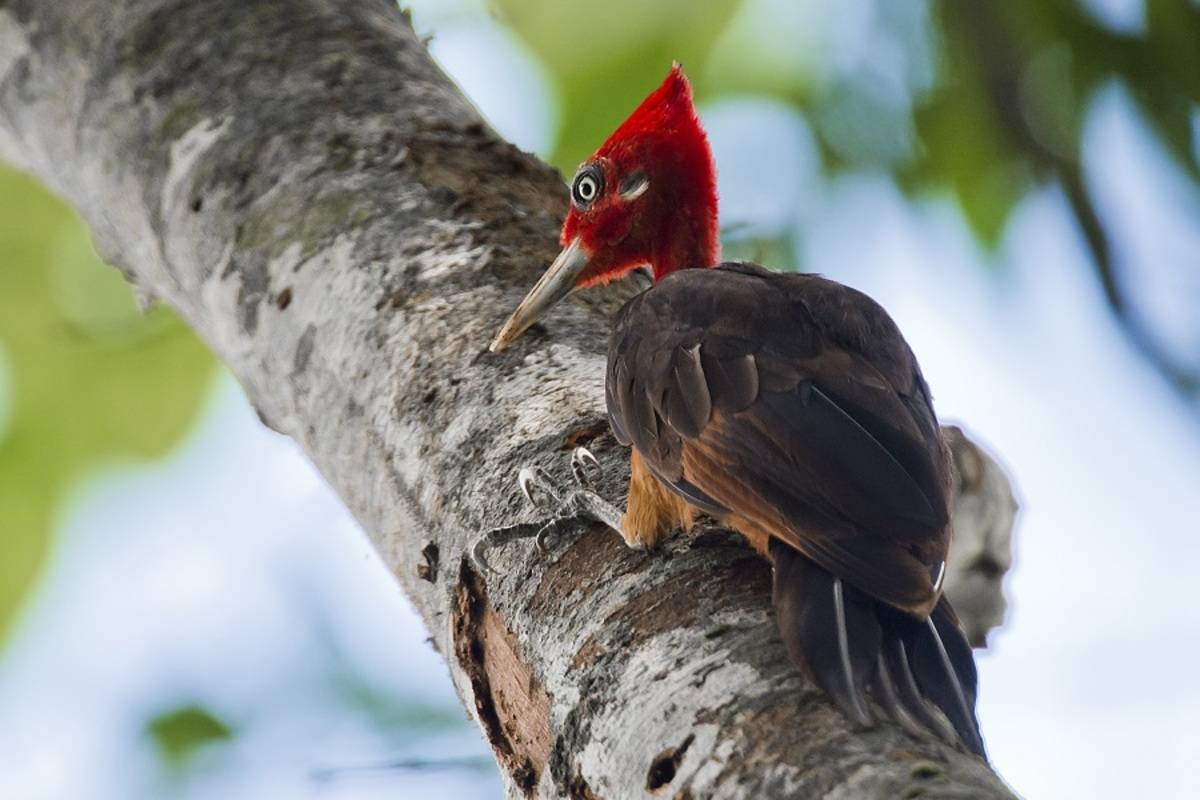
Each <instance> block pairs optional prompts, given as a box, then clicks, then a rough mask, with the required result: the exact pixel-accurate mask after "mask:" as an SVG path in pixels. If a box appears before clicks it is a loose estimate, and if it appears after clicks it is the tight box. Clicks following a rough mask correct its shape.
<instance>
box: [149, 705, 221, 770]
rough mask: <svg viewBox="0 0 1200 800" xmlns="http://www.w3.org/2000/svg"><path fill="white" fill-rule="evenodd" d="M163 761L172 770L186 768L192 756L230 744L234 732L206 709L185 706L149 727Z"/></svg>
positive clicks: (172, 711)
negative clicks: (198, 752)
mask: <svg viewBox="0 0 1200 800" xmlns="http://www.w3.org/2000/svg"><path fill="white" fill-rule="evenodd" d="M146 732H147V733H148V734H149V735H150V738H151V739H153V740H154V744H155V746H156V747H157V748H158V752H159V754H160V755H161V756H162V759H163V761H164V762H165V763H166V764H167V765H168V766H170V767H172V768H175V769H181V768H183V767H186V766H187V764H188V762H189V761H190V760H191V758H192V756H193V755H195V754H196V753H197V751H199V750H200V749H201V748H203V747H205V746H206V745H211V744H219V743H221V742H227V741H229V740H230V739H232V738H233V729H232V728H230V726H229V725H227V724H225V723H224V722H222V721H221V720H220V719H218V718H217V717H215V716H213V714H212V713H211V712H209V711H206V710H205V709H204V708H201V707H200V706H197V705H186V706H181V707H179V708H176V709H173V710H171V711H167V712H164V713H162V714H159V715H158V716H156V717H154V718H153V719H151V720H150V722H149V723H148V724H147V725H146Z"/></svg>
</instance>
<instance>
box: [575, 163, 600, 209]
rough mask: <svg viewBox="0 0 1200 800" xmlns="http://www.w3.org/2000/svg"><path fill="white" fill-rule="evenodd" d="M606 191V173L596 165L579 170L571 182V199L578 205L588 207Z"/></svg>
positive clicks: (581, 207)
mask: <svg viewBox="0 0 1200 800" xmlns="http://www.w3.org/2000/svg"><path fill="white" fill-rule="evenodd" d="M603 192H604V175H603V173H601V172H600V170H599V168H598V167H596V166H595V165H588V166H586V167H584V168H583V169H581V170H580V171H579V174H578V175H576V176H575V180H574V181H573V182H572V183H571V199H572V200H573V201H574V202H575V205H576V207H578V208H580V209H586V208H587V207H588V206H590V205H591V204H592V203H593V202H594V201H595V200H596V198H598V197H599V196H600V195H601V194H602V193H603Z"/></svg>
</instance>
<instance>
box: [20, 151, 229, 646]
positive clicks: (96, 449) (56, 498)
mask: <svg viewBox="0 0 1200 800" xmlns="http://www.w3.org/2000/svg"><path fill="white" fill-rule="evenodd" d="M0 366H2V367H3V369H2V370H0V372H3V379H0V408H3V409H5V411H4V413H0V546H2V547H3V557H2V558H0V640H2V639H3V636H4V634H5V633H6V631H7V629H8V628H9V627H10V626H11V624H12V622H13V619H14V613H15V612H16V611H17V609H18V608H19V606H20V604H21V602H22V600H23V599H24V598H25V596H26V594H27V592H28V590H29V588H30V587H31V585H32V584H33V582H34V580H35V578H36V576H37V574H38V571H39V569H40V567H41V566H42V564H43V562H44V560H45V557H46V554H47V551H48V547H49V543H50V536H51V531H52V529H53V526H54V523H55V515H56V510H57V509H58V507H59V503H60V501H61V500H62V499H63V497H64V496H65V495H66V492H67V491H68V490H69V489H70V487H71V485H72V482H73V481H75V480H77V479H78V478H80V477H81V476H83V475H84V474H86V472H87V470H88V469H90V468H92V467H95V466H97V465H100V464H103V463H105V462H111V461H113V460H115V459H120V458H128V457H137V458H157V457H161V456H163V455H164V454H166V453H167V452H168V451H169V450H170V449H171V447H172V446H173V445H174V444H175V443H176V442H178V441H179V440H180V438H181V437H182V436H183V434H184V433H185V432H186V431H187V430H188V429H189V427H190V425H191V423H192V421H193V420H194V419H195V417H196V415H197V413H198V411H199V409H200V406H201V403H202V402H203V400H204V397H205V391H206V389H207V387H208V385H209V383H210V379H211V376H212V375H213V372H214V361H213V358H212V356H211V355H210V354H209V353H208V351H207V350H206V349H205V348H204V346H203V345H202V344H201V343H200V342H199V341H198V340H197V339H196V338H195V337H194V336H193V335H192V334H191V333H190V332H189V331H188V330H187V329H186V328H185V326H184V325H183V324H182V323H181V322H180V321H179V320H178V319H176V318H175V317H174V316H173V315H172V314H171V313H170V312H168V311H166V310H162V309H156V310H154V311H152V312H150V313H149V314H147V315H145V316H143V315H141V314H140V313H139V312H138V310H137V308H136V306H135V303H134V300H133V296H132V293H131V291H130V289H129V287H128V285H127V284H126V283H125V281H124V280H123V279H122V277H121V275H120V273H119V272H117V270H115V269H112V268H110V267H107V266H105V265H104V264H103V263H102V262H101V261H100V260H99V258H98V257H97V256H96V254H95V252H94V251H93V249H92V246H91V243H90V241H89V239H88V234H87V232H86V229H85V228H84V226H83V224H82V223H81V222H80V221H79V220H78V219H77V218H76V217H75V215H74V214H73V213H72V212H71V211H70V210H69V209H68V208H67V207H66V206H64V205H63V204H62V203H61V202H59V201H58V200H57V199H55V198H54V197H52V196H50V195H49V194H48V193H47V192H46V190H45V189H43V188H41V187H40V186H39V185H38V184H37V183H36V182H35V181H34V180H32V179H31V178H28V177H26V176H24V175H22V174H19V173H17V172H14V171H11V170H7V169H0Z"/></svg>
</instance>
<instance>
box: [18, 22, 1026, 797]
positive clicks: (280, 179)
mask: <svg viewBox="0 0 1200 800" xmlns="http://www.w3.org/2000/svg"><path fill="white" fill-rule="evenodd" d="M0 156H3V157H5V158H7V159H8V160H10V161H12V162H13V163H16V164H18V165H20V166H23V167H24V168H25V169H27V170H29V171H31V172H32V173H34V174H35V175H37V176H39V177H40V178H41V179H42V180H43V181H44V182H45V183H46V184H47V185H49V186H50V187H52V188H53V189H54V190H55V191H57V192H58V193H59V194H61V195H62V196H63V197H65V198H67V199H68V200H69V201H70V202H71V203H72V204H74V206H75V207H76V208H78V209H79V211H80V213H81V214H82V215H83V216H84V218H85V219H86V220H87V222H88V224H89V225H90V226H91V228H92V230H93V232H94V237H95V241H96V244H97V246H98V249H99V250H100V252H101V253H102V254H103V255H104V257H105V258H106V259H108V260H109V261H110V262H112V263H113V264H116V265H118V266H119V267H120V268H121V270H122V271H123V272H124V273H125V274H126V275H127V276H128V277H129V279H130V280H131V281H132V282H133V283H135V284H136V285H137V287H138V288H139V289H140V290H142V291H143V292H146V293H148V294H151V295H154V296H157V297H159V298H162V299H163V300H165V301H166V302H168V303H169V304H171V305H172V306H173V307H175V308H176V309H178V310H179V312H180V313H181V314H182V315H183V316H184V317H185V318H186V319H187V320H188V321H189V322H190V324H191V325H192V326H194V327H195V329H196V330H197V331H198V332H199V333H200V335H201V336H203V337H204V338H205V340H206V341H207V342H208V343H209V344H210V345H211V347H212V349H213V350H214V351H216V353H217V354H218V355H219V356H220V357H221V358H222V359H223V360H224V362H225V363H226V364H228V366H229V368H230V369H232V370H233V372H234V373H235V374H236V375H237V377H238V379H239V380H240V381H241V383H242V385H243V386H244V387H245V390H246V393H247V395H248V396H249V397H250V399H251V401H252V402H253V403H254V404H255V406H256V407H257V408H258V409H259V410H260V412H261V414H262V417H263V419H264V420H265V421H266V422H267V423H268V424H269V425H271V426H272V427H274V428H276V429H278V430H280V431H282V432H284V433H286V434H287V435H289V436H291V437H293V438H294V439H295V440H296V441H297V442H299V443H300V444H301V445H302V446H303V447H304V449H305V450H306V451H307V453H308V454H309V456H310V457H311V458H312V460H313V462H314V463H315V464H316V465H317V466H318V467H319V468H320V470H321V472H322V473H323V474H324V475H325V477H326V478H327V479H328V480H329V481H330V483H331V484H332V485H333V486H334V487H335V488H336V490H337V492H338V493H339V494H340V495H341V497H342V499H343V500H344V501H345V502H346V504H347V506H348V507H349V508H350V509H351V510H352V511H353V513H354V515H355V516H356V517H357V518H358V520H359V521H360V522H361V523H362V525H363V526H364V527H365V528H366V530H367V531H369V532H370V535H371V537H372V539H373V540H374V542H375V545H376V547H378V549H379V552H380V553H381V554H382V556H383V558H384V559H385V560H386V562H387V563H388V564H389V565H390V566H391V568H392V569H393V570H394V571H395V574H396V575H397V577H398V578H399V579H400V581H401V583H402V584H403V586H404V588H405V590H406V591H407V592H408V594H409V596H410V597H411V598H412V599H413V601H414V602H415V603H416V604H417V607H418V608H419V609H420V611H421V613H422V615H424V618H425V620H426V622H427V623H428V625H429V629H430V631H431V632H432V634H433V641H434V643H435V645H436V646H437V648H438V649H439V650H440V652H442V653H443V654H444V655H445V656H446V658H447V660H448V662H449V663H450V669H451V673H452V675H453V677H454V681H455V683H456V685H457V686H458V690H459V692H460V694H461V695H462V697H463V700H464V703H465V704H466V706H467V707H468V708H469V709H470V711H471V714H472V715H473V716H474V717H475V719H476V720H477V721H478V723H479V725H480V727H481V728H482V729H483V731H484V732H485V734H486V735H487V738H488V740H489V741H490V742H491V744H492V747H493V749H494V750H495V753H496V756H497V759H498V761H499V763H500V766H501V768H502V771H503V773H504V776H505V779H506V782H507V786H508V789H509V793H510V794H511V795H513V796H522V795H536V796H540V797H559V796H564V795H565V796H570V797H583V798H631V797H640V796H645V795H646V794H653V795H655V796H663V797H681V798H682V797H695V798H700V797H754V798H758V797H784V796H787V797H843V798H850V797H878V798H897V797H917V796H921V797H1000V796H1007V795H1008V791H1007V790H1006V788H1005V787H1004V786H1003V785H1002V783H1001V782H1000V780H999V779H998V778H997V777H996V776H995V775H994V774H993V773H992V772H991V771H990V770H989V769H988V768H987V766H986V765H984V764H983V763H981V762H980V761H978V760H976V759H973V758H970V757H968V756H966V755H964V754H962V753H959V752H955V751H953V750H950V749H947V748H946V747H942V746H940V745H937V744H933V743H928V742H916V741H913V740H911V739H909V738H907V737H905V736H904V735H903V734H901V733H900V732H899V731H898V730H896V729H895V728H893V727H891V726H889V725H883V726H881V727H879V728H878V729H876V730H873V731H869V732H861V733H859V732H853V731H851V730H850V729H849V728H848V727H847V725H846V722H845V720H843V719H842V717H841V716H840V715H839V714H838V713H837V712H836V711H835V710H834V708H833V707H832V706H831V705H830V704H829V703H828V702H826V701H825V699H824V698H823V697H822V696H821V695H820V694H819V693H818V692H817V691H816V690H814V689H813V688H812V687H811V686H809V685H808V684H807V683H806V682H805V681H804V680H803V679H802V678H801V677H800V675H799V674H798V673H797V672H796V670H795V669H794V668H793V667H792V665H791V664H789V663H788V661H787V659H786V657H785V656H784V652H783V648H782V646H781V644H780V642H779V640H778V638H777V636H776V632H775V626H774V624H773V621H772V619H771V612H770V610H769V603H768V598H769V591H768V582H769V576H768V569H767V567H766V565H764V564H763V563H762V562H761V561H760V560H758V559H757V558H756V557H754V556H753V555H752V554H751V553H750V552H749V551H748V550H747V549H746V548H745V547H743V546H741V545H740V544H738V543H737V541H736V540H734V539H732V538H731V537H730V536H729V535H727V534H721V533H715V532H714V533H708V534H704V535H701V536H700V537H699V538H698V539H696V540H693V541H683V540H680V539H677V540H675V541H673V542H671V544H670V545H669V546H668V547H667V548H666V549H665V551H664V552H661V553H654V554H647V553H640V552H632V551H629V550H627V549H625V548H624V546H623V545H622V544H621V542H620V540H619V539H618V538H617V537H616V536H615V535H613V534H611V533H609V532H604V531H588V532H584V533H582V535H580V536H578V537H577V538H574V539H571V540H569V542H568V543H567V544H564V545H563V546H561V547H560V548H559V549H558V550H557V551H555V552H554V553H552V554H551V555H550V556H549V557H547V558H538V557H536V556H535V555H534V553H533V551H532V549H531V547H530V546H529V545H528V544H525V543H521V544H515V545H512V546H510V547H507V548H505V549H504V550H503V551H500V552H497V553H495V555H494V559H495V561H496V562H497V563H498V564H499V565H501V566H502V567H504V568H505V569H506V572H505V573H504V574H503V575H491V574H482V573H481V572H480V571H478V570H477V569H476V568H475V567H474V566H473V565H472V563H471V562H470V561H469V560H468V559H467V557H466V555H465V554H466V551H467V547H468V545H469V543H470V542H471V541H472V540H473V539H474V538H475V537H477V536H478V535H479V534H480V533H481V532H483V531H484V530H486V529H488V528H491V527H493V526H500V525H505V524H511V523H513V522H515V521H520V520H532V519H533V517H534V516H535V515H536V512H533V511H532V510H531V509H529V508H527V507H526V506H525V505H524V504H523V501H522V500H521V498H520V496H519V494H518V493H517V492H516V491H515V486H514V477H515V475H516V473H517V469H518V467H520V466H523V465H527V464H537V465H542V466H544V467H545V468H546V469H548V470H550V471H551V473H553V474H556V475H559V476H565V474H566V464H565V462H564V458H565V456H566V454H567V452H568V450H569V448H570V446H571V445H573V444H576V443H581V444H586V445H588V446H589V447H590V448H591V449H592V450H593V451H594V452H595V454H596V455H597V456H598V457H599V458H600V460H601V462H602V463H603V465H604V467H605V468H606V478H605V479H604V481H603V486H602V488H603V489H604V490H605V491H607V492H608V493H609V494H610V495H611V496H614V497H619V496H620V493H621V491H622V490H623V486H622V482H623V481H624V479H625V477H626V472H625V470H626V469H627V453H626V452H625V451H623V450H622V449H621V448H619V447H617V446H615V444H614V442H613V440H612V437H611V435H610V434H609V432H608V428H607V425H606V424H605V420H604V409H603V400H602V396H603V395H602V387H601V381H602V375H603V371H604V370H603V350H604V347H605V340H606V314H607V313H609V312H611V310H612V309H613V307H614V306H613V303H615V302H617V300H618V299H619V296H620V295H621V292H622V291H625V292H628V291H629V290H628V288H626V289H624V290H622V289H621V288H617V289H615V290H613V291H610V292H600V293H590V294H588V295H587V296H586V297H585V298H584V299H582V300H577V301H573V302H569V303H566V304H564V307H563V308H561V309H559V310H557V311H556V312H555V313H554V314H553V315H552V316H551V318H550V319H549V320H548V321H547V322H546V323H545V325H544V327H540V328H536V329H534V330H532V331H530V332H529V334H527V335H526V336H525V337H524V338H523V339H522V340H521V341H520V342H519V343H518V344H517V345H516V346H515V347H513V348H511V350H509V351H508V352H506V353H504V354H503V355H490V354H488V353H487V352H486V349H485V348H486V345H487V343H488V340H489V338H490V337H491V335H492V334H493V333H495V331H496V329H497V327H498V326H499V325H500V323H501V322H502V321H503V319H504V316H505V314H506V313H507V312H508V311H509V310H510V309H511V308H512V307H513V306H514V305H515V303H516V302H517V300H518V299H519V297H520V296H521V294H522V293H523V291H524V290H525V289H526V288H527V287H528V286H529V285H530V284H531V283H532V282H533V280H534V279H535V277H536V275H537V274H538V272H539V270H540V269H541V268H542V267H543V266H544V265H545V264H546V263H547V262H548V261H549V259H550V258H551V257H552V256H553V255H554V252H555V250H556V243H555V239H556V236H555V234H556V231H557V228H558V225H559V222H560V215H561V214H562V213H563V211H564V209H565V207H566V203H567V200H566V193H565V190H564V187H563V183H562V179H561V177H560V176H559V175H558V174H557V173H556V172H555V171H553V170H552V169H550V168H549V167H547V166H545V165H544V164H542V163H540V162H539V161H538V160H537V159H536V158H534V157H532V156H529V155H527V154H524V153H521V152H520V151H518V150H516V149H515V148H514V147H512V146H511V145H509V144H507V143H505V142H504V141H502V140H500V139H499V138H498V137H497V136H496V134H495V133H494V132H493V131H491V130H490V129H489V128H488V127H487V125H486V124H485V123H484V122H483V121H482V120H481V119H480V117H479V114H478V113H477V112H476V111H475V110H474V109H473V108H472V107H471V105H470V104H469V103H468V102H467V101H466V100H465V99H464V98H463V97H462V95H461V94H460V93H459V92H458V91H457V89H456V88H455V87H454V85H453V84H452V83H451V82H450V81H449V80H447V78H446V76H445V75H444V74H442V72H440V71H439V70H438V68H437V67H436V66H435V65H434V64H433V62H432V61H431V60H430V59H429V57H428V55H427V54H426V52H425V49H424V47H422V45H421V42H420V41H419V39H418V37H416V36H415V35H414V34H413V31H412V29H411V27H410V25H409V23H408V21H407V19H406V18H405V17H404V16H403V15H402V14H401V13H400V12H399V11H398V10H397V9H396V8H395V7H394V6H393V4H392V3H390V2H386V1H385V0H292V1H291V2H284V0H263V1H262V2H249V1H248V0H205V1H204V2H196V1H195V0H74V1H73V2H68V1H67V0H58V1H56V2H48V1H47V0H0ZM980 485H982V484H980ZM1005 491H1007V490H1006V489H1005ZM1006 498H1007V495H1005V499H1003V500H1002V502H1003V503H1008V504H1009V505H1011V501H1010V500H1008V499H1006ZM960 535H961V536H963V537H964V538H965V537H968V536H970V535H971V531H970V530H968V529H966V528H962V526H960ZM1006 564H1007V555H1005V556H1004V559H1002V560H1001V561H997V560H996V559H995V558H992V559H991V560H989V561H988V562H987V566H988V569H991V570H993V572H994V571H995V570H996V569H1000V570H1001V571H1002V568H1003V567H1004V566H1005V565H1006ZM996 574H998V573H994V574H993V578H994V577H995V575H996ZM986 691H987V687H986V686H985V687H984V692H986ZM983 722H984V729H985V731H986V727H987V720H986V719H985V720H984V721H983Z"/></svg>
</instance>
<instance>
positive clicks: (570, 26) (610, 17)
mask: <svg viewBox="0 0 1200 800" xmlns="http://www.w3.org/2000/svg"><path fill="white" fill-rule="evenodd" d="M493 7H494V8H495V10H496V13H497V16H498V17H499V18H500V19H501V20H502V21H503V22H505V23H506V24H507V25H508V26H509V27H510V28H511V29H512V30H513V31H515V32H516V33H517V34H518V35H519V36H520V38H521V39H522V40H523V41H524V42H525V44H526V46H528V47H529V48H530V50H532V51H533V53H534V54H535V55H536V56H537V57H538V58H539V59H540V60H541V61H542V63H543V64H544V65H545V66H546V67H547V68H549V69H550V70H551V71H552V72H553V73H554V75H555V76H556V77H557V78H558V80H559V84H558V89H559V100H560V103H561V109H560V113H561V118H562V128H561V129H560V131H559V138H558V145H557V146H556V148H555V150H554V153H553V154H552V155H551V157H550V160H551V162H552V163H554V164H555V165H556V166H558V167H559V169H561V170H563V172H564V173H567V174H570V173H572V172H574V170H575V166H576V165H577V164H578V163H579V162H580V161H582V160H583V159H584V158H586V157H587V156H588V154H590V153H591V152H592V151H593V150H595V149H596V147H597V146H598V145H599V144H600V142H602V141H603V140H604V139H605V138H606V137H607V136H608V134H610V133H612V129H613V127H614V124H613V123H614V119H618V120H619V119H620V117H621V115H622V111H623V112H624V113H628V112H629V111H631V110H632V109H633V107H634V106H636V105H637V104H638V102H639V101H641V99H642V97H643V96H645V94H646V92H647V91H648V89H649V88H653V85H652V84H650V85H648V82H649V81H654V80H655V78H657V79H658V80H661V79H662V76H663V75H665V74H666V71H667V67H669V66H670V65H671V62H672V61H680V62H682V63H684V64H685V65H689V64H693V63H694V64H697V65H699V64H703V63H704V61H705V60H706V59H707V57H708V54H709V52H710V51H711V49H712V46H713V44H714V43H715V42H716V40H717V37H718V36H719V35H720V34H721V32H722V31H723V30H724V28H725V26H726V25H727V24H728V22H729V20H730V18H731V17H732V15H733V12H734V11H735V10H736V9H737V7H738V2H737V0H711V2H704V3H695V2H692V1H691V0H661V2H654V3H647V2H644V0H608V2H603V3H571V2H565V3H547V2H544V0H495V2H494V3H493ZM702 89H703V86H702V81H698V82H697V91H701V90H702Z"/></svg>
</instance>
